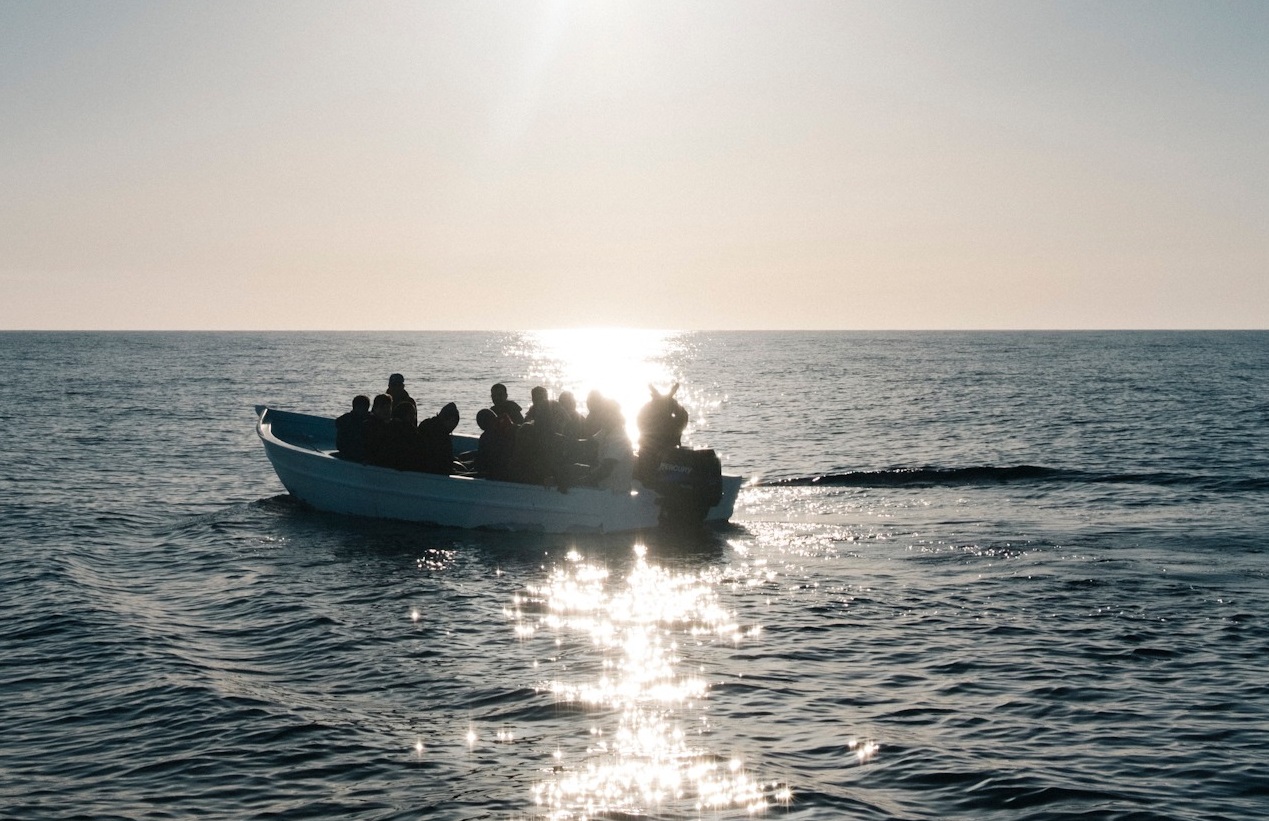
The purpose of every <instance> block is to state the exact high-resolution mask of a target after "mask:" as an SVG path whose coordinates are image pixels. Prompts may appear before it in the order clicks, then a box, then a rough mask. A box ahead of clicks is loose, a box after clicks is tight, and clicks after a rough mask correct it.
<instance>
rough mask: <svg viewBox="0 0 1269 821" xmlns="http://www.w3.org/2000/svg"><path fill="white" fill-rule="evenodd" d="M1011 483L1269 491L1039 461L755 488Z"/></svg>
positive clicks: (1196, 477)
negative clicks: (1090, 469) (1051, 464)
mask: <svg viewBox="0 0 1269 821" xmlns="http://www.w3.org/2000/svg"><path fill="white" fill-rule="evenodd" d="M1010 483H1018V484H1022V483H1029V484H1040V483H1064V484H1106V483H1110V484H1135V485H1155V486H1160V487H1197V488H1201V489H1205V490H1218V491H1225V492H1231V491H1233V492H1238V491H1263V490H1269V478H1267V477H1262V476H1242V477H1231V476H1215V475H1203V474H1188V473H1167V472H1153V473H1151V472H1145V473H1110V472H1095V471H1085V470H1071V469H1066V468H1051V467H1042V466H1039V465H1010V466H993V465H978V466H973V467H950V468H945V467H919V468H895V469H892V470H861V471H848V472H845V473H820V474H814V475H810V476H788V477H782V478H776V479H768V480H766V481H762V482H758V483H757V484H756V487H943V486H954V485H1000V484H1010Z"/></svg>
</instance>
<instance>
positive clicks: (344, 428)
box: [335, 394, 370, 462]
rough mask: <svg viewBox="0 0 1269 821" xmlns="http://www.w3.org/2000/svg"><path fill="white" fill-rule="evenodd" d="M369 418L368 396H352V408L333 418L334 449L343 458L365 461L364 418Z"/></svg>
mask: <svg viewBox="0 0 1269 821" xmlns="http://www.w3.org/2000/svg"><path fill="white" fill-rule="evenodd" d="M369 418H370V397H369V396H364V395H361V394H358V395H357V396H354V397H353V401H352V410H350V411H349V412H348V413H345V414H343V415H342V416H340V417H339V418H337V419H336V420H335V449H336V450H338V451H339V455H340V456H341V457H342V458H344V459H350V460H352V461H354V462H364V461H366V420H368V419H369Z"/></svg>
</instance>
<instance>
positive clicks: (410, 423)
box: [369, 400, 423, 470]
mask: <svg viewBox="0 0 1269 821" xmlns="http://www.w3.org/2000/svg"><path fill="white" fill-rule="evenodd" d="M417 416H418V411H417V410H416V409H415V407H414V401H413V400H407V401H405V402H398V403H396V404H395V405H393V406H392V418H391V419H389V420H388V421H387V422H386V423H385V424H384V425H383V431H382V433H381V435H380V436H379V437H378V438H377V441H376V442H375V446H374V447H373V448H372V449H371V451H370V454H369V455H370V462H371V464H375V465H379V466H381V467H389V468H396V469H397V470H422V469H423V449H422V447H421V446H420V445H421V443H420V441H419V431H418V425H417V424H416V423H415V419H416V418H417Z"/></svg>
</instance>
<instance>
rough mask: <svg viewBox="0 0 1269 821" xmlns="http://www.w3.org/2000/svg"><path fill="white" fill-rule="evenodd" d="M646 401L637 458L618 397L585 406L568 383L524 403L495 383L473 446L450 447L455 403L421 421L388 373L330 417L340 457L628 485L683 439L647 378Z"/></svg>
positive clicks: (562, 482)
mask: <svg viewBox="0 0 1269 821" xmlns="http://www.w3.org/2000/svg"><path fill="white" fill-rule="evenodd" d="M649 389H650V390H651V394H652V395H651V399H650V401H649V402H648V404H647V405H645V406H644V407H643V409H642V410H640V411H639V415H638V417H637V418H636V422H637V424H638V428H639V456H638V458H637V459H636V457H635V454H634V448H633V446H632V444H631V442H630V438H629V437H628V436H627V435H626V420H625V416H624V415H623V414H622V412H621V407H620V405H619V404H618V403H617V402H616V401H614V400H612V399H609V398H607V397H605V396H603V395H602V394H601V393H599V392H598V391H591V393H590V394H589V395H588V396H587V397H586V413H585V414H583V413H581V412H580V411H579V410H578V407H577V401H576V399H575V397H574V396H573V394H572V393H571V392H569V391H562V392H561V393H560V394H559V396H558V397H556V398H555V399H551V397H550V394H549V392H548V391H547V389H546V388H544V387H541V386H538V387H535V388H534V389H533V391H532V393H531V401H530V405H529V408H528V409H527V410H525V409H524V408H522V407H521V406H520V405H519V404H518V403H517V402H515V401H514V400H512V399H510V398H509V397H508V395H507V388H506V386H505V385H503V384H502V383H498V384H496V385H494V386H493V387H492V388H491V389H490V391H489V398H490V403H491V404H490V406H489V407H487V408H481V409H480V410H479V411H478V412H477V413H476V426H477V427H479V428H480V431H481V433H480V440H479V445H478V447H477V449H476V450H475V451H470V452H465V453H458V454H456V453H455V452H454V445H453V436H452V435H453V432H454V429H455V428H456V427H457V426H458V422H459V412H458V407H457V406H456V405H455V404H454V403H453V402H450V403H448V404H446V405H445V406H444V407H442V408H441V409H440V412H438V413H437V414H436V415H435V416H430V417H428V418H426V419H423V420H419V418H418V415H419V414H418V405H417V404H416V403H415V401H414V399H413V398H412V397H411V396H410V394H409V392H408V391H407V390H406V389H405V378H404V377H403V376H402V375H401V374H399V373H394V374H392V375H391V376H390V377H389V378H388V387H387V390H386V391H384V392H383V393H381V394H379V395H377V396H375V397H374V399H373V401H372V400H371V399H370V397H368V396H365V395H359V396H356V397H354V398H353V402H352V410H351V411H349V412H348V413H345V414H343V415H342V416H340V417H339V418H338V419H336V420H335V437H336V439H335V441H336V447H337V448H338V453H337V455H338V456H339V457H341V458H343V459H349V460H352V461H357V462H364V463H367V464H372V465H379V466H382V467H390V468H396V469H398V470H413V471H422V472H425V473H437V474H445V475H449V474H462V475H469V476H477V477H482V478H487V479H497V480H501V481H509V482H526V483H533V484H542V485H554V486H556V487H558V488H559V489H560V490H561V491H567V490H568V488H569V487H573V486H579V485H584V486H589V487H600V488H606V489H609V490H612V491H614V492H628V491H629V490H630V486H631V481H632V479H641V480H646V479H647V478H648V477H650V476H651V475H652V474H653V473H654V472H655V471H656V469H657V465H658V464H659V463H660V460H661V457H662V455H663V454H664V453H665V452H666V451H668V450H669V449H671V448H676V447H678V446H679V445H680V442H681V438H682V434H683V429H684V428H685V427H686V426H687V411H686V410H685V409H684V408H683V406H682V405H681V404H679V402H678V401H677V400H676V399H675V398H674V395H675V392H676V391H677V390H678V385H677V384H676V385H674V386H673V387H672V388H671V389H670V391H669V392H668V393H661V392H660V391H658V390H657V389H656V388H655V387H652V386H649Z"/></svg>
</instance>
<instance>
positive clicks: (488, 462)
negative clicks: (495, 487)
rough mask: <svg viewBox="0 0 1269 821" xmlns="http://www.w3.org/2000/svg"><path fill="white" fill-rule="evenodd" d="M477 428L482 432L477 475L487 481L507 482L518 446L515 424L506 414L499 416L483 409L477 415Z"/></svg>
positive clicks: (477, 454) (487, 409) (476, 461)
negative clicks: (512, 459) (512, 456)
mask: <svg viewBox="0 0 1269 821" xmlns="http://www.w3.org/2000/svg"><path fill="white" fill-rule="evenodd" d="M476 427H478V428H480V431H481V433H480V445H479V447H478V449H477V450H476V455H475V460H474V462H473V466H474V467H475V469H476V475H477V476H480V477H483V478H485V479H499V480H503V481H505V480H507V479H508V478H509V477H510V469H511V455H512V453H513V452H514V451H515V444H516V426H515V423H514V422H512V421H511V417H509V416H507V415H506V414H505V413H504V414H503V415H501V416H499V415H498V414H496V413H494V412H493V411H492V410H490V409H489V408H481V409H480V410H479V411H478V412H477V413H476Z"/></svg>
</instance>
